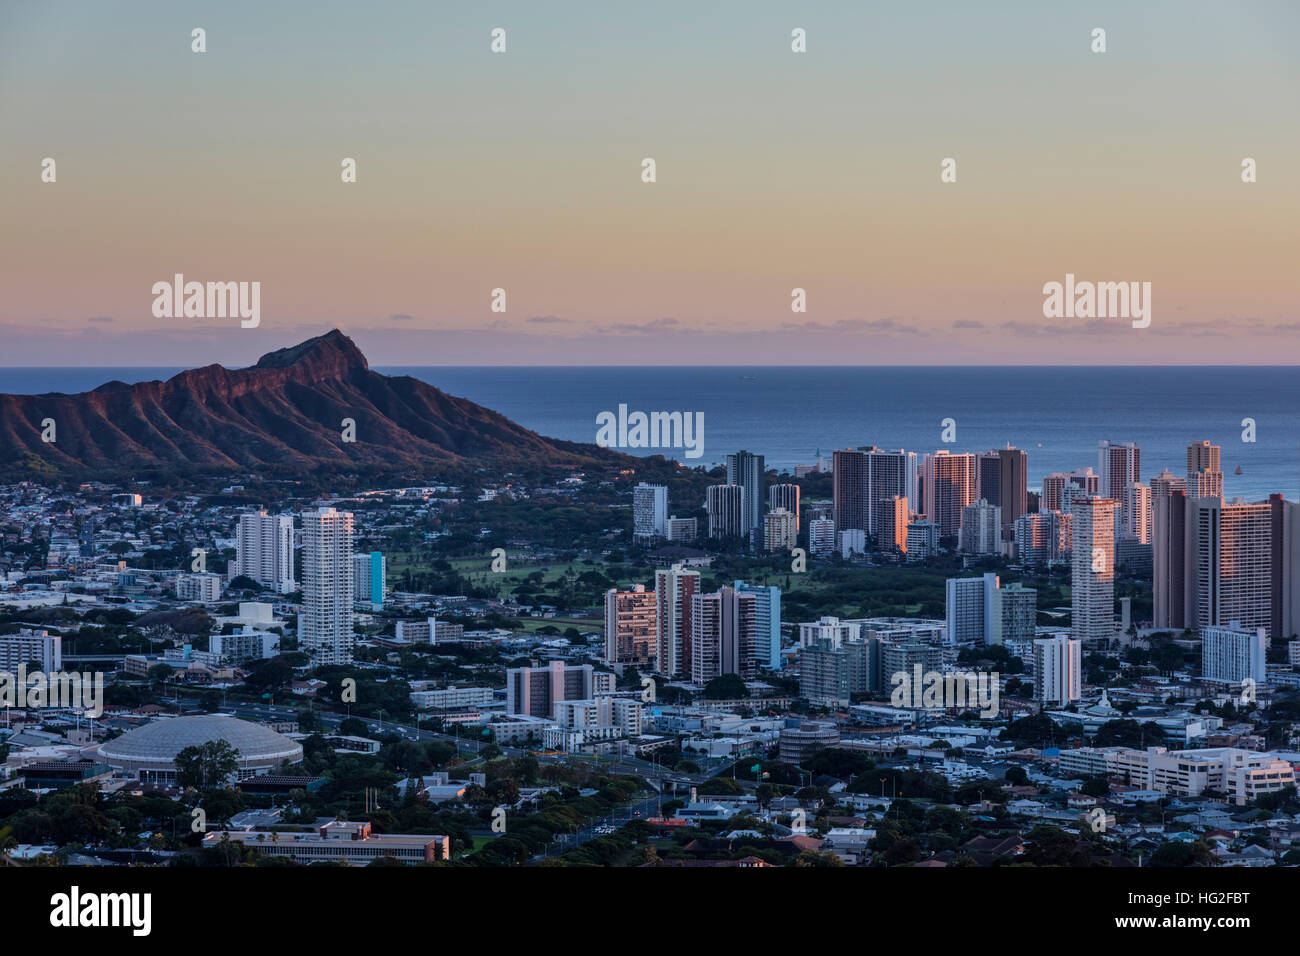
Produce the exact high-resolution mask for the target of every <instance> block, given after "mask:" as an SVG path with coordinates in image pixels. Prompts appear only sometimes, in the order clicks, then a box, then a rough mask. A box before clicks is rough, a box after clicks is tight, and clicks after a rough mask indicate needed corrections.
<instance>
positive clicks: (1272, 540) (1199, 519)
mask: <svg viewBox="0 0 1300 956" xmlns="http://www.w3.org/2000/svg"><path fill="white" fill-rule="evenodd" d="M1155 513H1156V521H1155V528H1156V532H1155V541H1154V549H1153V550H1154V556H1153V566H1154V568H1153V570H1154V574H1153V577H1154V582H1153V598H1154V609H1153V610H1154V617H1155V623H1156V626H1157V627H1174V628H1177V627H1190V628H1198V629H1201V630H1203V629H1204V628H1206V627H1211V626H1223V625H1226V624H1228V623H1229V622H1232V621H1236V622H1238V623H1240V624H1241V626H1242V627H1245V628H1247V629H1249V630H1253V629H1256V628H1261V627H1262V628H1265V629H1266V631H1265V632H1266V634H1267V635H1268V636H1270V637H1279V638H1286V637H1289V636H1290V635H1292V634H1294V633H1295V631H1296V628H1297V625H1300V523H1298V522H1300V505H1296V504H1295V503H1293V502H1289V501H1286V500H1285V499H1283V497H1282V496H1281V495H1278V494H1274V495H1270V496H1269V500H1268V501H1257V502H1246V501H1242V500H1240V499H1237V500H1234V501H1231V502H1229V501H1225V500H1224V499H1223V498H1221V497H1207V498H1189V497H1185V496H1184V495H1183V494H1182V493H1181V492H1178V491H1175V492H1173V493H1171V494H1169V495H1167V496H1165V497H1164V498H1161V499H1159V501H1158V504H1157V508H1156V512H1155Z"/></svg>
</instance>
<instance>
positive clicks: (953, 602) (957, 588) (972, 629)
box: [944, 572, 998, 647]
mask: <svg viewBox="0 0 1300 956" xmlns="http://www.w3.org/2000/svg"><path fill="white" fill-rule="evenodd" d="M997 589H998V576H997V575H996V574H993V573H992V572H989V573H987V574H985V575H984V576H983V577H979V578H949V579H948V581H947V585H946V588H945V601H944V611H945V615H946V617H947V631H946V640H947V643H948V646H949V647H959V646H961V645H964V644H972V643H973V644H985V643H989V636H990V635H991V634H993V633H994V632H995V630H996V628H995V626H994V623H993V615H994V613H995V611H996V606H995V604H994V601H993V592H994V591H996V590H997Z"/></svg>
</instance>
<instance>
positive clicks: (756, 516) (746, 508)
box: [727, 451, 767, 535]
mask: <svg viewBox="0 0 1300 956" xmlns="http://www.w3.org/2000/svg"><path fill="white" fill-rule="evenodd" d="M764 471H765V469H764V466H763V456H762V455H754V454H750V453H749V452H747V451H738V452H736V453H735V454H731V455H728V456H727V484H729V485H740V486H741V487H742V488H744V489H745V495H744V500H743V501H742V502H741V505H742V508H743V510H742V513H741V529H740V533H741V534H742V535H748V534H749V533H750V532H752V531H755V530H758V529H761V528H762V527H763V501H764V499H765V498H766V497H767V496H766V495H765V494H764V493H763V475H764Z"/></svg>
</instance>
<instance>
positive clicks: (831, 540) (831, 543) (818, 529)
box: [808, 518, 835, 556]
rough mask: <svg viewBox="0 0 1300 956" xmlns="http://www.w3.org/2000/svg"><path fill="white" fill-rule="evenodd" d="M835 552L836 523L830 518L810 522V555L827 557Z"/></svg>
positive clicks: (815, 519)
mask: <svg viewBox="0 0 1300 956" xmlns="http://www.w3.org/2000/svg"><path fill="white" fill-rule="evenodd" d="M834 550H835V522H834V521H833V520H832V519H830V518H814V519H813V520H812V521H809V522H808V553H809V554H814V555H819V556H820V555H827V554H830V553H832V552H833V551H834Z"/></svg>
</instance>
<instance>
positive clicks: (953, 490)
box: [925, 450, 975, 538]
mask: <svg viewBox="0 0 1300 956" xmlns="http://www.w3.org/2000/svg"><path fill="white" fill-rule="evenodd" d="M974 500H975V456H974V455H971V454H957V455H954V454H951V453H949V452H948V451H946V450H944V451H937V452H935V453H934V454H933V455H926V456H925V515H926V517H927V518H929V519H930V520H931V521H932V522H934V523H935V524H936V525H938V527H939V534H940V535H941V536H942V537H945V538H955V537H956V536H957V532H958V531H960V530H961V509H962V508H965V507H966V506H967V505H968V504H970V503H971V502H972V501H974Z"/></svg>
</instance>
